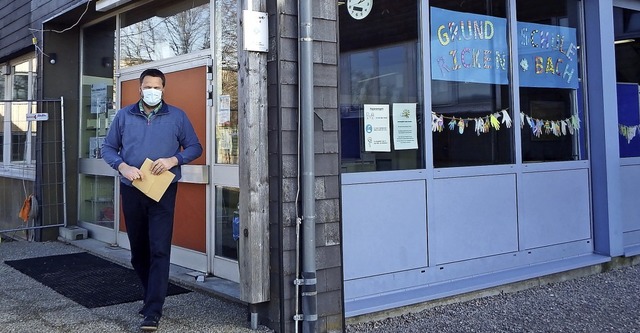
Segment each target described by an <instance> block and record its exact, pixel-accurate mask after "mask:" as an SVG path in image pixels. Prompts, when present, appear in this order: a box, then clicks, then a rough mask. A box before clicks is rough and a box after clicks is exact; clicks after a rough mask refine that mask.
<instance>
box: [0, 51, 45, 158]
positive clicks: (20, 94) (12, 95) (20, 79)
mask: <svg viewBox="0 0 640 333" xmlns="http://www.w3.org/2000/svg"><path fill="white" fill-rule="evenodd" d="M2 68H3V69H4V70H6V71H7V72H6V73H2V75H1V77H0V100H3V102H2V103H1V105H0V117H1V118H2V120H3V126H2V128H1V129H0V131H1V132H0V142H2V151H0V156H1V159H2V162H3V164H4V165H5V166H10V165H12V164H27V165H32V164H33V163H34V160H35V144H34V143H35V136H36V126H35V125H33V124H32V122H28V121H27V120H26V117H27V116H26V115H27V113H35V112H37V110H36V103H35V102H34V101H33V100H34V99H35V94H36V78H37V75H36V70H37V68H36V59H35V57H34V56H29V57H24V58H21V59H17V60H14V61H12V62H10V63H8V64H5V65H3V67H2Z"/></svg>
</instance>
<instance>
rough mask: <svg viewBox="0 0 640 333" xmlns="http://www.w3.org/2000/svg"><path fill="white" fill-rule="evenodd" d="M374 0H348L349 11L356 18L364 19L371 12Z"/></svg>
mask: <svg viewBox="0 0 640 333" xmlns="http://www.w3.org/2000/svg"><path fill="white" fill-rule="evenodd" d="M371 7H373V0H347V11H349V15H351V17H353V18H354V19H356V20H362V19H363V18H365V17H367V15H369V13H371Z"/></svg>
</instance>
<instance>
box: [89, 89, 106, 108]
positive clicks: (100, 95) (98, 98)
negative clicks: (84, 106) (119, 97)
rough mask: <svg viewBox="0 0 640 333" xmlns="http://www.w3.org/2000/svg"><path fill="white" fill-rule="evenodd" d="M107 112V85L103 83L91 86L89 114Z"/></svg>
mask: <svg viewBox="0 0 640 333" xmlns="http://www.w3.org/2000/svg"><path fill="white" fill-rule="evenodd" d="M105 112H107V85H106V84H103V83H98V84H93V85H91V113H93V114H97V113H105Z"/></svg>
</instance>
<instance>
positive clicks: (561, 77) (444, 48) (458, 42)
mask: <svg viewBox="0 0 640 333" xmlns="http://www.w3.org/2000/svg"><path fill="white" fill-rule="evenodd" d="M517 30H518V54H519V56H518V58H519V61H518V64H517V70H518V73H519V78H520V86H523V87H548V88H571V89H577V88H578V69H577V63H578V61H577V45H578V44H577V42H576V41H577V39H576V30H575V29H574V28H567V27H560V26H553V25H544V24H535V23H526V22H519V23H518V29H517ZM508 69H509V46H508V43H507V20H506V19H505V18H500V17H494V16H487V15H478V14H471V13H462V12H455V11H450V10H445V9H440V8H436V7H431V78H432V79H434V80H444V81H458V82H476V83H491V84H508V83H509V77H508Z"/></svg>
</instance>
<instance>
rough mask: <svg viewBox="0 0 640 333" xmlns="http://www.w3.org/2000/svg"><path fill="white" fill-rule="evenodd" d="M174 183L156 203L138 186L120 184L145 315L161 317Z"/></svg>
mask: <svg viewBox="0 0 640 333" xmlns="http://www.w3.org/2000/svg"><path fill="white" fill-rule="evenodd" d="M177 189H178V186H177V183H172V184H171V185H169V188H168V189H167V191H166V192H165V193H164V195H163V196H162V198H161V199H160V201H159V202H155V201H154V200H153V199H151V198H149V197H147V196H146V195H145V194H144V193H142V192H140V191H139V190H138V189H137V188H135V187H132V186H127V185H124V184H121V185H120V194H121V196H122V212H123V214H124V221H125V225H126V226H127V236H128V237H129V243H130V244H131V265H133V269H134V270H135V271H136V273H137V274H138V277H139V278H140V282H141V283H142V288H143V295H144V307H143V309H142V313H143V314H144V315H145V316H157V317H160V316H162V306H163V305H164V299H165V297H166V296H167V288H168V286H169V265H170V262H169V259H170V255H171V236H172V234H173V217H174V211H175V203H176V192H177Z"/></svg>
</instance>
